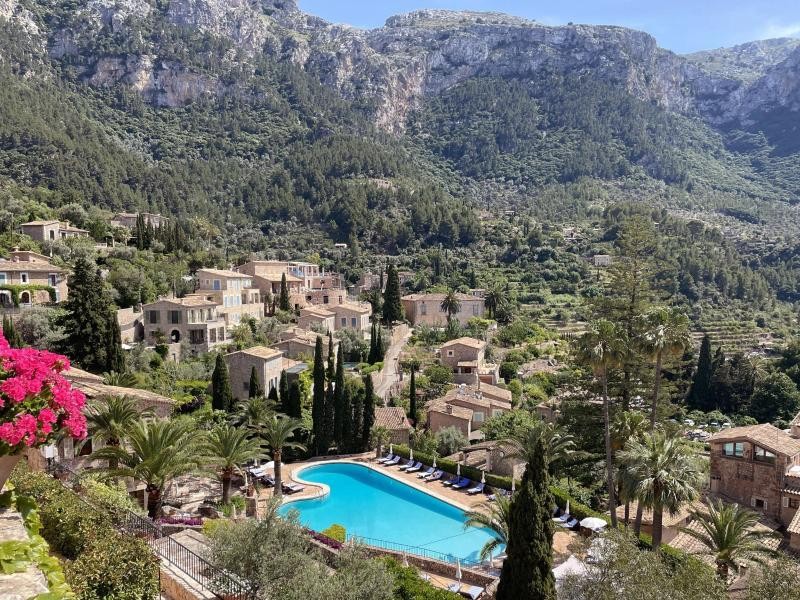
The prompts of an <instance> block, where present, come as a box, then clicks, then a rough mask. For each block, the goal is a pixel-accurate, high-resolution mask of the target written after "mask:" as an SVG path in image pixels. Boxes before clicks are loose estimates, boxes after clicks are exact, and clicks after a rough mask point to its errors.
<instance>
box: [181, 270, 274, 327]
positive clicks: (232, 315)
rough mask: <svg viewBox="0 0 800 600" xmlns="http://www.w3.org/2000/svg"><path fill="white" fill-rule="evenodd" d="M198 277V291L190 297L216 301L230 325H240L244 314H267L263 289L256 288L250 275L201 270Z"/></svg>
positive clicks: (261, 316) (253, 316)
mask: <svg viewBox="0 0 800 600" xmlns="http://www.w3.org/2000/svg"><path fill="white" fill-rule="evenodd" d="M196 277H197V285H198V287H197V290H196V291H195V292H194V293H193V294H189V296H190V297H202V298H204V299H206V300H208V301H209V302H215V303H216V304H217V305H218V310H217V312H218V313H219V315H220V316H221V317H222V318H224V319H225V325H226V326H227V327H228V328H231V327H235V326H236V325H238V324H239V323H240V322H241V320H242V318H243V317H249V318H253V319H262V318H263V317H264V304H263V302H262V301H261V292H260V291H259V290H258V289H257V288H255V287H253V278H252V277H250V276H249V275H243V274H242V273H237V272H236V271H228V270H225V269H198V271H197V275H196Z"/></svg>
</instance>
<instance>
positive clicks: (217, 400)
mask: <svg viewBox="0 0 800 600" xmlns="http://www.w3.org/2000/svg"><path fill="white" fill-rule="evenodd" d="M211 406H212V408H214V410H224V411H228V412H230V410H231V408H233V392H232V391H231V378H230V375H229V374H228V365H227V364H225V359H224V358H223V357H222V354H217V361H216V363H214V372H213V373H212V374H211Z"/></svg>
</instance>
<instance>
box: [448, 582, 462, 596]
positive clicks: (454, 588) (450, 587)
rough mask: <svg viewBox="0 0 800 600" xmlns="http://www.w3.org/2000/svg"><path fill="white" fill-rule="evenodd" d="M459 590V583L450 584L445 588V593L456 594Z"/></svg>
mask: <svg viewBox="0 0 800 600" xmlns="http://www.w3.org/2000/svg"><path fill="white" fill-rule="evenodd" d="M460 590H461V584H460V583H451V584H450V585H448V586H447V591H448V592H453V593H454V594H458V593H459V591H460Z"/></svg>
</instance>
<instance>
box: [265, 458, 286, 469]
mask: <svg viewBox="0 0 800 600" xmlns="http://www.w3.org/2000/svg"><path fill="white" fill-rule="evenodd" d="M284 466H286V465H284V464H283V463H281V467H284ZM264 468H265V469H274V468H275V461H274V460H271V461H269V462H268V463H266V464H265V465H264Z"/></svg>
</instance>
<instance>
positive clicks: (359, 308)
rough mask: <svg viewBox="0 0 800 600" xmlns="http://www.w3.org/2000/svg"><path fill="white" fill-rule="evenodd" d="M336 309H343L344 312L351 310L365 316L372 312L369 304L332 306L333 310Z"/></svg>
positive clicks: (346, 303)
mask: <svg viewBox="0 0 800 600" xmlns="http://www.w3.org/2000/svg"><path fill="white" fill-rule="evenodd" d="M337 308H343V309H345V310H351V311H353V312H357V313H362V314H367V313H371V312H372V307H371V306H370V305H369V304H356V303H355V302H342V303H341V304H339V305H338V306H334V307H333V309H334V310H336V309H337Z"/></svg>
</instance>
